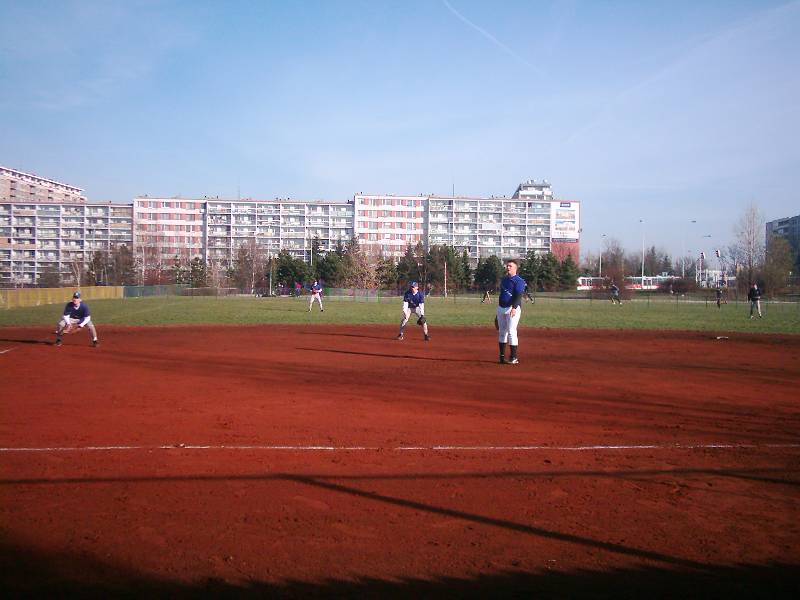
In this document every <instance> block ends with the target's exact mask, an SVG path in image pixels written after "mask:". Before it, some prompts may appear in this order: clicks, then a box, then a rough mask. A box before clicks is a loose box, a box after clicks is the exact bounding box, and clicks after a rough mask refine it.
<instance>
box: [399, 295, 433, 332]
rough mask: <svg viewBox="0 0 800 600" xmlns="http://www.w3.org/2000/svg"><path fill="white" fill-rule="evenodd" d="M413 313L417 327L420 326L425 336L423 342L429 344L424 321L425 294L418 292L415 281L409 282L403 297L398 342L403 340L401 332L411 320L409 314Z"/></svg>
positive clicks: (426, 323)
mask: <svg viewBox="0 0 800 600" xmlns="http://www.w3.org/2000/svg"><path fill="white" fill-rule="evenodd" d="M412 311H413V312H414V314H415V315H417V317H419V318H418V319H417V325H422V333H423V334H424V335H425V341H426V342H429V341H430V340H431V336H430V335H428V322H427V320H426V319H425V294H423V293H422V292H420V291H419V285H418V284H417V282H416V281H412V282H411V286H410V287H409V288H408V290H407V291H406V293H405V295H404V296H403V320H402V321H401V322H400V333H399V334H398V336H397V339H398V340H402V339H403V330H404V329H405V327H406V323H408V319H410V318H411V312H412Z"/></svg>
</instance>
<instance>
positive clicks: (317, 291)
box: [308, 279, 325, 312]
mask: <svg viewBox="0 0 800 600" xmlns="http://www.w3.org/2000/svg"><path fill="white" fill-rule="evenodd" d="M314 300H316V301H317V302H319V312H325V309H324V308H322V286H321V285H320V284H319V281H317V280H316V279H315V280H314V284H313V285H312V286H311V300H309V301H308V312H311V307H312V306H314Z"/></svg>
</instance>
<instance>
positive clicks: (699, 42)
mask: <svg viewBox="0 0 800 600" xmlns="http://www.w3.org/2000/svg"><path fill="white" fill-rule="evenodd" d="M443 1H444V0H443ZM798 8H800V1H798V0H795V1H793V2H789V3H787V4H784V5H781V6H779V7H777V8H769V9H765V10H763V11H761V12H758V13H756V14H754V15H751V16H748V17H746V18H744V19H742V20H740V21H739V22H737V23H734V24H733V25H730V26H728V27H725V28H723V29H721V30H720V31H717V32H711V33H707V34H703V35H700V36H698V37H697V39H696V40H695V41H694V42H692V43H688V44H684V45H681V49H680V52H679V54H678V56H677V57H676V58H674V59H673V60H671V61H670V62H668V63H666V64H665V65H663V66H662V67H661V68H659V69H658V70H656V71H655V72H653V73H652V74H650V75H647V76H646V77H643V78H642V79H640V80H638V81H635V82H633V83H632V84H630V85H628V86H626V87H625V88H623V89H622V90H620V91H619V92H618V93H617V94H615V95H614V97H613V98H611V99H610V100H609V101H607V102H605V103H604V104H603V105H602V106H601V108H600V109H599V110H598V111H597V112H596V114H595V116H594V117H593V118H592V119H591V120H590V121H589V122H588V123H586V124H585V125H583V126H581V127H578V128H577V129H575V130H574V131H572V132H571V133H570V134H569V135H568V136H567V138H566V140H565V142H564V145H565V146H566V145H569V144H572V143H573V142H575V141H576V140H577V139H579V138H580V137H581V136H582V135H583V134H585V133H586V132H588V131H590V130H591V129H593V128H594V127H596V126H597V125H598V124H599V123H601V122H603V121H604V119H606V118H607V117H608V116H609V115H610V114H611V113H612V112H613V110H615V109H616V107H617V106H618V105H619V104H620V103H621V102H622V101H623V100H625V99H626V98H629V97H631V96H633V95H634V94H636V93H639V92H641V91H642V90H645V89H647V88H649V87H651V86H652V85H654V84H656V83H658V82H659V81H661V80H663V79H664V78H666V77H667V76H669V75H670V74H672V73H674V72H675V71H676V70H678V69H681V68H684V67H686V65H689V64H691V63H692V61H693V60H695V59H696V58H697V56H698V55H699V54H700V53H701V52H702V51H707V50H709V49H712V48H717V49H719V48H720V46H724V44H737V45H739V44H742V43H750V44H756V42H757V41H758V40H763V39H767V38H769V37H771V36H772V35H773V34H774V33H773V29H774V28H775V27H777V26H779V25H781V24H782V23H784V22H785V20H786V19H788V18H789V17H790V16H791V14H792V11H796V10H797V9H798ZM739 40H746V41H745V42H740V41H739ZM718 51H719V52H720V54H722V53H723V52H724V48H722V49H721V50H718ZM637 62H638V61H637Z"/></svg>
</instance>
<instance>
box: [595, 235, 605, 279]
mask: <svg viewBox="0 0 800 600" xmlns="http://www.w3.org/2000/svg"><path fill="white" fill-rule="evenodd" d="M604 237H606V234H605V233H604V234H603V235H601V236H600V269H599V270H600V272H599V273H598V274H597V276H598V277H600V278H602V277H603V238H604Z"/></svg>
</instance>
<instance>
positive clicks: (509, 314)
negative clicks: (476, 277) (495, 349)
mask: <svg viewBox="0 0 800 600" xmlns="http://www.w3.org/2000/svg"><path fill="white" fill-rule="evenodd" d="M517 269H519V264H517V261H515V260H509V261H507V262H506V276H505V277H503V280H502V281H501V282H500V300H499V302H498V304H499V306H498V307H497V316H496V318H495V326H496V327H497V332H498V334H499V338H498V342H499V343H500V364H505V363H506V343H508V344H509V345H510V346H511V356H510V358H509V360H508V364H510V365H517V364H519V359H518V358H517V347H518V344H519V340H518V338H517V325H518V324H519V319H520V317H521V316H522V295H523V294H524V293H525V288H526V287H527V286H528V284H527V283H525V280H524V279H523V278H522V277H520V276H519V275H517Z"/></svg>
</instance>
